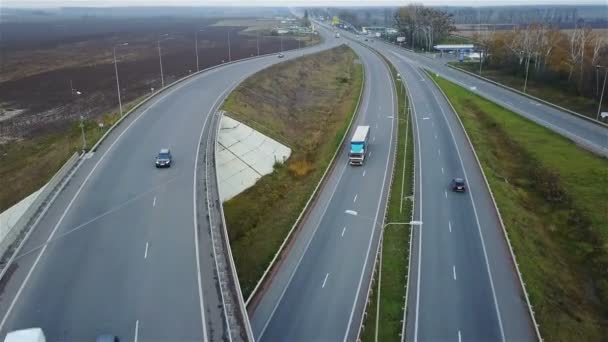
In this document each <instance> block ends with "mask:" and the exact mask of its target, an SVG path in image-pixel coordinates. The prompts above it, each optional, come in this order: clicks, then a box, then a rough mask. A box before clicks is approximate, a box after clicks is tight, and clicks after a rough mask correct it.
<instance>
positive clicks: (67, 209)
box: [0, 74, 208, 331]
mask: <svg viewBox="0 0 608 342" xmlns="http://www.w3.org/2000/svg"><path fill="white" fill-rule="evenodd" d="M207 75H208V74H207ZM195 79H196V78H192V79H190V80H189V81H185V82H184V83H182V84H180V85H177V86H175V87H174V88H173V89H171V90H168V91H167V92H166V93H165V94H164V95H163V96H161V97H159V98H158V99H156V100H155V101H154V102H153V103H152V104H151V105H150V106H149V107H148V108H146V109H144V110H143V111H142V112H141V113H140V114H139V115H138V116H136V117H135V118H134V119H133V121H131V123H129V125H127V126H126V127H125V129H124V130H123V131H122V132H120V134H119V135H118V136H117V137H116V139H115V140H114V141H113V142H112V144H110V146H108V149H107V150H106V151H105V152H104V153H103V154H102V155H101V157H100V158H99V160H98V161H97V162H96V163H95V165H94V166H93V168H92V169H91V171H89V174H88V175H87V176H86V177H85V179H84V180H83V181H82V184H80V187H78V190H76V193H75V194H74V196H73V197H72V199H71V200H70V202H68V205H67V206H66V208H65V210H64V211H63V213H62V214H61V216H60V217H59V220H58V221H57V223H56V224H55V227H53V230H52V231H51V234H50V235H49V237H48V238H47V240H46V242H45V244H44V247H42V249H41V250H40V253H39V254H38V256H37V257H36V259H35V260H34V263H33V264H32V266H31V268H30V270H29V271H28V273H27V275H26V276H25V279H24V280H23V282H22V283H21V286H20V287H19V289H18V290H17V293H16V294H15V297H14V298H13V300H12V301H11V304H10V305H9V307H8V309H7V310H6V313H5V314H4V317H3V318H2V322H0V331H2V329H3V328H4V324H6V320H7V319H8V316H9V315H10V313H11V311H12V310H13V307H14V306H15V304H16V303H17V300H18V299H19V297H20V296H21V292H23V289H24V288H25V285H26V284H27V282H28V281H29V279H30V277H31V276H32V273H33V272H34V270H35V269H36V266H37V265H38V263H39V262H40V259H41V257H42V255H43V254H44V252H45V251H46V249H47V247H48V242H49V241H51V240H52V239H53V237H54V236H55V233H56V232H57V230H58V229H59V226H60V225H61V223H63V220H64V219H65V216H66V215H67V213H68V211H69V210H70V209H71V208H72V205H74V202H75V201H76V199H77V198H78V196H79V195H80V193H81V192H82V189H83V188H84V186H85V185H86V184H87V183H88V181H89V179H90V178H91V176H92V175H93V173H94V172H95V170H97V167H99V164H101V162H102V161H103V160H104V159H105V157H106V155H107V154H108V153H109V152H110V151H112V149H113V148H114V145H116V143H118V142H119V141H120V138H122V136H123V135H124V134H125V133H126V132H128V131H129V129H130V128H131V126H133V125H134V124H135V123H136V122H137V121H139V119H140V118H142V117H143V116H144V115H145V114H146V113H147V112H148V111H149V110H150V109H151V108H153V107H154V106H155V105H156V104H157V103H159V102H160V101H162V100H164V99H165V98H166V97H167V96H169V95H171V94H173V93H174V92H176V91H177V90H179V89H181V88H183V87H184V86H186V85H188V84H190V83H192V80H195Z"/></svg>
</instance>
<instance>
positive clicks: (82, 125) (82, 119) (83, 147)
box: [80, 115, 87, 153]
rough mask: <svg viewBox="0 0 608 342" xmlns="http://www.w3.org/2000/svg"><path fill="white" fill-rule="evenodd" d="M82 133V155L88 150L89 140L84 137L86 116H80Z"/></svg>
mask: <svg viewBox="0 0 608 342" xmlns="http://www.w3.org/2000/svg"><path fill="white" fill-rule="evenodd" d="M80 131H81V132H82V153H84V152H85V151H86V150H87V139H86V137H85V135H84V116H82V115H81V116H80Z"/></svg>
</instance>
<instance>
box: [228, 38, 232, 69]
mask: <svg viewBox="0 0 608 342" xmlns="http://www.w3.org/2000/svg"><path fill="white" fill-rule="evenodd" d="M228 62H232V55H231V53H230V31H228Z"/></svg>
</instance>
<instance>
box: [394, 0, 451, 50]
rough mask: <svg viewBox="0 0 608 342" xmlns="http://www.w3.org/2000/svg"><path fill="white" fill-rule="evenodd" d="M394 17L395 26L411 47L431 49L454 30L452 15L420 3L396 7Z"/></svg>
mask: <svg viewBox="0 0 608 342" xmlns="http://www.w3.org/2000/svg"><path fill="white" fill-rule="evenodd" d="M394 18H395V27H396V28H397V30H398V31H399V33H400V35H402V36H404V37H405V39H406V40H405V44H406V45H407V46H409V47H410V48H412V49H424V50H426V51H431V50H432V49H433V45H434V44H436V42H438V41H440V40H442V39H444V38H445V37H447V36H448V35H450V32H452V31H454V30H455V27H454V21H453V18H452V15H450V14H448V13H446V12H444V11H441V10H438V9H435V8H430V7H424V6H422V5H420V4H410V5H408V6H406V7H400V8H398V9H397V11H396V12H395V17H394Z"/></svg>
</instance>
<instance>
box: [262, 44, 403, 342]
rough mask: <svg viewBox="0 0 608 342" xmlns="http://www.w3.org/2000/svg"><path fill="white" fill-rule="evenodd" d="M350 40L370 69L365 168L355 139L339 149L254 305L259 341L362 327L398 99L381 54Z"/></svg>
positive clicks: (360, 121) (344, 336)
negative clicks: (353, 148) (351, 151)
mask: <svg viewBox="0 0 608 342" xmlns="http://www.w3.org/2000/svg"><path fill="white" fill-rule="evenodd" d="M337 40H339V41H343V39H342V38H340V39H337ZM350 46H351V47H352V48H353V49H354V50H355V52H356V53H357V55H358V56H359V58H360V60H361V62H362V63H363V66H364V69H365V88H364V92H363V96H362V102H361V103H360V106H359V110H358V115H357V117H356V119H355V121H354V123H353V127H354V126H356V125H369V126H371V136H370V142H371V145H370V149H369V151H370V152H369V155H368V159H367V161H366V163H365V164H364V165H363V166H361V167H356V166H350V165H348V155H347V147H348V145H349V144H344V146H343V147H342V149H341V150H340V153H339V154H338V157H337V158H336V161H335V165H334V168H333V169H332V171H330V173H329V174H328V176H327V177H328V178H327V181H326V183H325V184H324V187H323V188H322V190H321V192H320V195H319V197H318V198H317V200H316V202H315V203H314V204H313V206H312V207H311V209H310V211H309V213H308V215H307V216H306V219H305V220H304V221H303V223H302V225H301V226H300V231H299V232H298V233H297V234H296V235H295V237H294V242H293V245H292V246H291V248H290V249H289V252H288V253H287V254H286V255H285V256H284V258H283V259H282V260H281V263H280V265H279V266H278V268H277V271H276V272H275V274H274V277H273V279H272V282H270V284H269V285H268V287H267V288H266V289H265V290H264V291H263V293H261V294H260V295H261V297H260V300H259V302H258V303H257V305H255V307H254V308H253V309H252V311H253V313H252V314H250V317H251V322H252V329H253V333H254V336H255V338H256V340H257V341H347V340H348V341H354V340H355V339H356V337H357V333H358V331H359V327H360V325H361V320H362V317H363V307H364V303H365V300H366V296H367V289H368V286H369V282H370V279H371V270H372V267H373V264H374V258H375V255H376V251H377V249H378V241H379V236H380V231H381V229H382V225H383V221H384V212H385V207H386V201H387V194H388V190H389V183H390V178H391V172H392V168H393V163H394V160H393V159H394V151H395V150H394V148H395V146H394V145H395V144H394V143H395V141H396V132H395V130H396V127H397V125H396V122H395V120H396V119H395V117H396V108H395V104H396V103H395V101H396V98H395V94H394V88H393V84H392V81H391V78H390V73H389V70H388V68H387V67H386V65H385V64H384V63H383V62H382V60H381V58H380V57H379V56H378V55H376V54H375V53H373V52H372V51H370V50H369V49H367V48H364V47H363V46H361V45H359V44H352V43H351V44H350ZM351 132H352V131H351ZM349 137H350V135H349ZM347 210H352V211H356V213H357V215H356V216H353V215H350V214H347V213H346V211H347ZM250 310H251V308H250Z"/></svg>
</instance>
